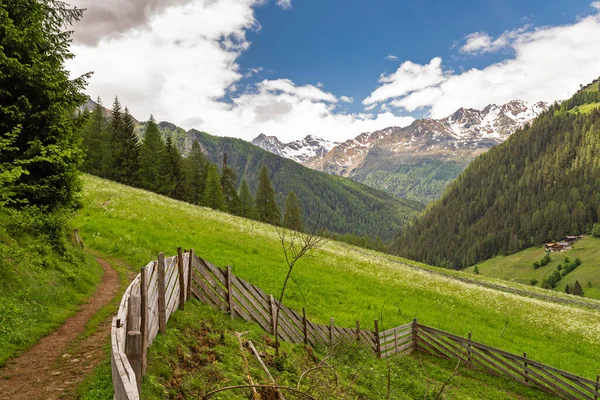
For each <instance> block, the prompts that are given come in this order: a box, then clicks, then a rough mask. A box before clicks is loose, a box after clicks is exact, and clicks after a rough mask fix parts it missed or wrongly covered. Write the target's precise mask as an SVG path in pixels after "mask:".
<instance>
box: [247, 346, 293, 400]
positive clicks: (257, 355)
mask: <svg viewBox="0 0 600 400" xmlns="http://www.w3.org/2000/svg"><path fill="white" fill-rule="evenodd" d="M248 347H250V350H252V353H254V356H255V357H256V359H257V360H258V362H259V363H260V366H261V367H262V369H263V370H264V371H265V374H267V377H268V378H269V380H270V381H271V382H273V383H274V384H277V382H275V379H273V375H271V373H270V372H269V368H267V366H266V365H265V362H264V361H263V359H262V358H261V356H260V354H258V351H257V350H256V347H254V343H252V340H248ZM276 390H277V395H278V397H279V398H280V399H281V400H285V397H283V394H281V391H279V389H276Z"/></svg>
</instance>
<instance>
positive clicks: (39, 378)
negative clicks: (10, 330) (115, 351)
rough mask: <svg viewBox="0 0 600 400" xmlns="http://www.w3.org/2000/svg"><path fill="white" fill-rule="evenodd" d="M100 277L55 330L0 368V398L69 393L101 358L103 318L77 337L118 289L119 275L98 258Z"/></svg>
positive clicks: (107, 329) (107, 331) (105, 325)
mask: <svg viewBox="0 0 600 400" xmlns="http://www.w3.org/2000/svg"><path fill="white" fill-rule="evenodd" d="M97 260H98V263H99V264H100V265H101V266H102V269H103V270H104V275H103V277H102V281H101V282H100V285H99V286H98V289H97V290H96V293H94V295H93V296H92V297H91V298H90V300H89V302H88V303H87V304H85V305H83V306H82V307H81V308H80V309H79V311H78V312H77V314H75V315H74V316H72V317H71V318H69V319H67V320H66V321H65V323H64V324H63V325H62V326H61V327H60V328H58V329H57V330H56V331H55V332H53V333H51V334H49V335H48V336H46V337H44V338H42V339H41V340H40V341H39V342H38V343H37V344H36V345H35V346H34V347H32V348H31V349H30V350H29V351H27V352H26V353H23V354H22V355H21V356H19V357H17V358H16V359H14V360H12V361H10V362H9V363H8V364H7V365H6V366H5V367H4V368H0V399H7V400H8V399H11V400H21V399H23V400H25V399H28V400H29V399H31V400H35V399H58V398H59V397H60V398H64V397H65V395H66V397H70V396H73V393H74V389H75V388H76V387H77V384H78V383H79V382H81V381H82V380H83V378H85V376H86V375H87V374H88V373H89V372H90V371H91V370H92V369H93V368H94V367H95V366H96V365H97V364H98V363H99V362H100V361H101V359H102V357H103V346H104V344H105V343H107V341H108V339H109V336H110V335H109V334H110V323H109V322H107V321H104V322H103V323H102V325H101V326H100V328H99V329H98V330H97V331H96V333H94V334H93V335H91V336H89V337H88V338H86V339H84V340H81V341H77V340H76V339H77V337H78V336H79V334H81V333H82V332H84V330H85V326H86V324H87V322H88V321H89V320H90V318H91V317H92V316H93V315H94V314H95V313H96V312H97V311H98V310H100V308H102V306H104V305H105V304H107V303H109V302H110V301H111V300H112V299H113V297H114V296H115V294H116V293H117V291H118V290H119V275H118V274H117V273H116V272H115V271H114V270H113V269H112V268H111V267H110V265H109V264H108V263H107V262H106V261H104V260H101V259H97Z"/></svg>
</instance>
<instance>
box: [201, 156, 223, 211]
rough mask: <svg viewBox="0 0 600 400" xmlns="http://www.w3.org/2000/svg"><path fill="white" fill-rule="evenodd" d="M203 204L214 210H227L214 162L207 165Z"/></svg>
mask: <svg viewBox="0 0 600 400" xmlns="http://www.w3.org/2000/svg"><path fill="white" fill-rule="evenodd" d="M204 205H205V206H206V207H210V208H214V209H215V210H220V211H227V206H226V205H225V196H224V195H223V190H222V189H221V182H220V179H219V171H218V170H217V166H216V165H214V164H210V165H209V166H208V174H207V177H206V187H205V188H204Z"/></svg>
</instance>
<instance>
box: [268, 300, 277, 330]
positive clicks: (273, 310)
mask: <svg viewBox="0 0 600 400" xmlns="http://www.w3.org/2000/svg"><path fill="white" fill-rule="evenodd" d="M269 304H271V330H272V333H273V335H275V324H276V323H277V307H276V306H275V299H273V295H272V294H270V295H269ZM275 339H277V338H275Z"/></svg>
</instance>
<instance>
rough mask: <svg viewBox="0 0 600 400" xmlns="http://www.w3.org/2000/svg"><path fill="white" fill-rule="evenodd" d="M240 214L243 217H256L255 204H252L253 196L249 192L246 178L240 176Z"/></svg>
mask: <svg viewBox="0 0 600 400" xmlns="http://www.w3.org/2000/svg"><path fill="white" fill-rule="evenodd" d="M240 210H241V213H240V216H242V217H244V218H250V219H256V206H255V204H254V198H253V197H252V193H250V188H249V187H248V183H247V182H246V178H242V183H241V185H240Z"/></svg>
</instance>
